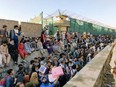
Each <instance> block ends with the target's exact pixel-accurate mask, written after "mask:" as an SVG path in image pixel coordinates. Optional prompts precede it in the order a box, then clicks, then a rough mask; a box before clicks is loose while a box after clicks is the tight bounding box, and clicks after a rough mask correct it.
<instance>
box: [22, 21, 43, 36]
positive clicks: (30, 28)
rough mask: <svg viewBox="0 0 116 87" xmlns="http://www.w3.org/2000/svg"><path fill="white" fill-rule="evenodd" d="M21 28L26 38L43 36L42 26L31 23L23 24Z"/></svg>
mask: <svg viewBox="0 0 116 87" xmlns="http://www.w3.org/2000/svg"><path fill="white" fill-rule="evenodd" d="M21 28H22V31H23V32H24V34H25V36H30V37H35V36H37V37H38V36H40V35H41V29H42V25H41V24H35V23H29V22H21Z"/></svg>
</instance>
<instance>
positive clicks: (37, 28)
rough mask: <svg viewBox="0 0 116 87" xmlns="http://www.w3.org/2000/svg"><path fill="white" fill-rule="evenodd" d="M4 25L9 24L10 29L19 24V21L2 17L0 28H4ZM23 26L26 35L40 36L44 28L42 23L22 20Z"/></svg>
mask: <svg viewBox="0 0 116 87" xmlns="http://www.w3.org/2000/svg"><path fill="white" fill-rule="evenodd" d="M3 25H7V26H8V29H7V30H8V31H9V30H11V29H13V27H14V25H19V22H18V21H14V20H6V19H0V29H2V27H3ZM21 27H22V31H23V32H24V34H25V36H30V37H36V36H37V37H38V36H40V35H41V29H42V25H41V24H35V23H29V22H21Z"/></svg>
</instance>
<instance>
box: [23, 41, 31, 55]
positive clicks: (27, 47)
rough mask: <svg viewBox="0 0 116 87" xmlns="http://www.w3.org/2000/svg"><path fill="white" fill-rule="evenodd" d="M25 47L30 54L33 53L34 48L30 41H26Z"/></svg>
mask: <svg viewBox="0 0 116 87" xmlns="http://www.w3.org/2000/svg"><path fill="white" fill-rule="evenodd" d="M24 47H25V50H26V52H27V53H28V54H31V53H32V51H33V50H32V48H31V44H30V42H29V40H27V41H24Z"/></svg>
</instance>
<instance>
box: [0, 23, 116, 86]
mask: <svg viewBox="0 0 116 87" xmlns="http://www.w3.org/2000/svg"><path fill="white" fill-rule="evenodd" d="M113 41H114V37H113V36H112V35H92V34H86V33H85V32H84V33H83V34H80V33H79V32H72V33H71V32H61V31H57V33H56V34H55V35H54V36H50V35H49V34H48V30H43V31H42V33H41V37H25V36H24V34H23V33H22V32H21V26H20V27H19V26H17V25H15V26H14V29H13V30H10V33H8V32H7V26H6V25H3V29H2V30H0V45H1V46H0V67H1V68H5V67H8V66H9V64H10V62H11V60H13V61H14V64H15V65H16V66H18V71H16V72H14V70H13V69H9V70H7V72H6V73H7V76H6V77H4V78H2V79H1V80H0V87H62V86H64V85H65V84H66V83H67V82H68V81H69V80H70V79H71V78H72V77H73V76H74V75H75V74H76V73H78V72H79V71H80V70H81V69H82V68H83V67H84V66H85V65H86V64H87V63H88V62H89V61H91V60H92V59H93V58H94V56H95V55H96V54H97V53H98V52H99V51H100V50H102V49H103V48H104V47H105V46H107V45H108V44H110V43H112V42H113ZM43 49H46V50H47V51H48V53H49V56H48V57H45V56H44V53H43V52H42V50H43ZM34 51H40V52H41V53H42V57H40V56H38V57H35V58H32V60H31V61H30V64H28V65H27V66H25V65H24V64H21V63H19V62H18V58H19V57H18V56H19V55H20V57H21V58H22V60H23V61H22V62H25V64H26V61H25V59H26V58H27V56H28V55H31V54H32V53H33V52H34ZM41 66H44V67H45V68H46V70H45V72H40V68H41ZM54 67H61V68H62V70H63V73H64V74H63V75H59V76H58V77H57V78H56V79H55V80H54V81H52V82H51V81H50V79H49V77H48V76H49V75H50V74H51V73H52V69H53V68H54Z"/></svg>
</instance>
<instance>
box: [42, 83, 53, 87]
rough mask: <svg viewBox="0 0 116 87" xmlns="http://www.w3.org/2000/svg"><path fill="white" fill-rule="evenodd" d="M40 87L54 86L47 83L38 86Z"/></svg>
mask: <svg viewBox="0 0 116 87" xmlns="http://www.w3.org/2000/svg"><path fill="white" fill-rule="evenodd" d="M40 87H55V85H54V84H49V83H47V84H44V83H42V84H41V85H40Z"/></svg>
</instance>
